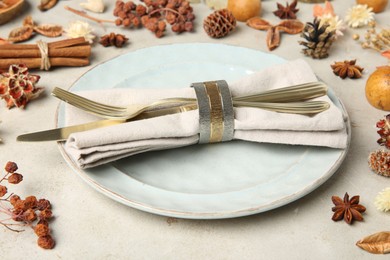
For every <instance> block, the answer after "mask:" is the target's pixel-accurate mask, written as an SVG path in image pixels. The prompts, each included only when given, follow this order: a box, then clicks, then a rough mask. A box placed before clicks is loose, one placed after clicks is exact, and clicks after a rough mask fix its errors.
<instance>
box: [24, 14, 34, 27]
mask: <svg viewBox="0 0 390 260" xmlns="http://www.w3.org/2000/svg"><path fill="white" fill-rule="evenodd" d="M23 26H27V27H34V21H33V19H32V17H31V15H29V16H27V17H26V18H24V20H23Z"/></svg>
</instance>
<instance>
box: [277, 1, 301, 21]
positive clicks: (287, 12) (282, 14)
mask: <svg viewBox="0 0 390 260" xmlns="http://www.w3.org/2000/svg"><path fill="white" fill-rule="evenodd" d="M297 4H298V0H294V1H293V2H292V3H291V4H289V3H286V6H284V5H282V4H280V3H276V6H277V8H278V9H277V10H276V11H274V12H273V14H274V15H276V16H277V17H279V18H280V19H297V16H296V13H297V12H298V11H299V9H297V8H296V7H297Z"/></svg>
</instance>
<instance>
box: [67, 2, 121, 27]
mask: <svg viewBox="0 0 390 260" xmlns="http://www.w3.org/2000/svg"><path fill="white" fill-rule="evenodd" d="M64 8H65V9H66V10H68V11H71V12H72V13H74V14H77V15H79V16H82V17H84V18H87V19H89V20H92V21H94V22H97V23H99V24H102V23H115V21H114V20H105V19H99V18H96V17H93V16H90V15H88V14H87V13H86V12H84V11H80V10H76V9H74V8H72V7H69V6H65V7H64Z"/></svg>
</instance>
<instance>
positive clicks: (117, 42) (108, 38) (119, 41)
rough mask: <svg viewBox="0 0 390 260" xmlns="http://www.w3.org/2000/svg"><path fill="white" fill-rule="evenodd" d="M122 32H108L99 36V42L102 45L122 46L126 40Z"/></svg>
mask: <svg viewBox="0 0 390 260" xmlns="http://www.w3.org/2000/svg"><path fill="white" fill-rule="evenodd" d="M128 40H129V39H128V38H126V36H124V35H123V34H116V33H113V32H112V33H109V34H106V35H103V36H102V37H100V41H99V43H100V44H101V45H103V46H104V47H108V46H115V47H117V48H122V46H123V45H124V44H125V43H126V42H127V41H128Z"/></svg>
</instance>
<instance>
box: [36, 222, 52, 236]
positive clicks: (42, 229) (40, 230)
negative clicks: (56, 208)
mask: <svg viewBox="0 0 390 260" xmlns="http://www.w3.org/2000/svg"><path fill="white" fill-rule="evenodd" d="M34 232H35V234H37V236H38V237H43V236H47V235H49V234H50V229H49V226H47V225H45V224H37V225H36V226H35V228H34Z"/></svg>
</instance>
